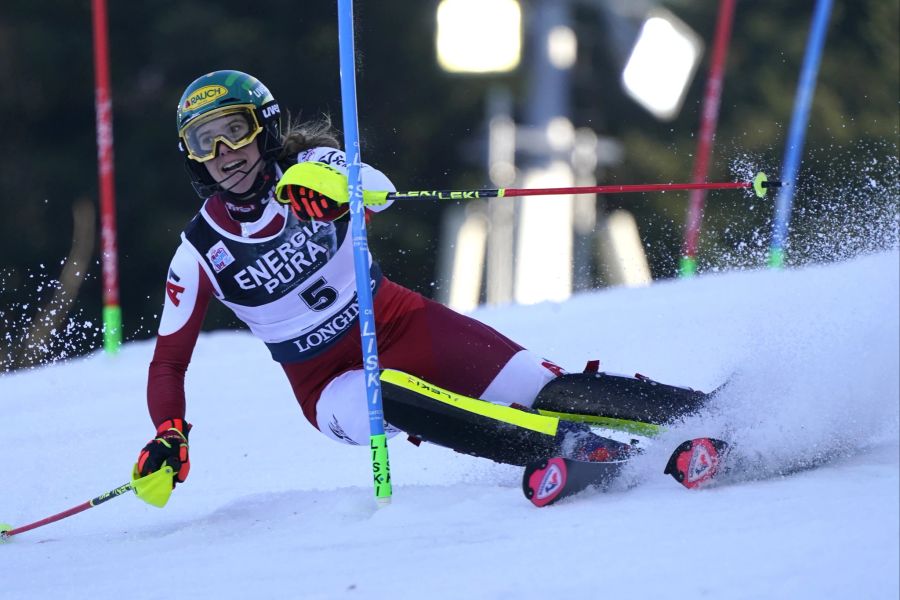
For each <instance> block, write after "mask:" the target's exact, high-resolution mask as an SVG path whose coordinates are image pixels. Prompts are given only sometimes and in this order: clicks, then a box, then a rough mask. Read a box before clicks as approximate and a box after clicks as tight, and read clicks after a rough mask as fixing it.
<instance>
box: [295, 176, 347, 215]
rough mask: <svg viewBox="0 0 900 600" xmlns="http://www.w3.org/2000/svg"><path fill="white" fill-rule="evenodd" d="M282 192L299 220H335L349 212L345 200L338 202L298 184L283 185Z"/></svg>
mask: <svg viewBox="0 0 900 600" xmlns="http://www.w3.org/2000/svg"><path fill="white" fill-rule="evenodd" d="M282 194H283V195H284V196H286V197H287V199H288V201H289V202H290V205H291V210H292V211H294V214H295V215H297V218H298V219H300V220H301V221H337V220H338V219H340V218H342V217H345V216H347V215H348V214H350V205H349V204H348V203H347V202H343V203H338V202H335V201H334V200H332V199H331V198H329V197H328V196H325V195H324V194H320V193H319V192H317V191H316V190H313V189H310V188H307V187H303V186H300V185H291V184H288V185H285V186H284V189H283V190H282Z"/></svg>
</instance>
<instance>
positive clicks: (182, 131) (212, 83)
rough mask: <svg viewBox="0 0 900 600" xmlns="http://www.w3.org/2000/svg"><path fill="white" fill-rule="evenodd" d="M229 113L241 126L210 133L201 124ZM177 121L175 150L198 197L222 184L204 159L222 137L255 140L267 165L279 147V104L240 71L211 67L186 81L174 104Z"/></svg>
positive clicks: (236, 144)
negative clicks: (209, 70)
mask: <svg viewBox="0 0 900 600" xmlns="http://www.w3.org/2000/svg"><path fill="white" fill-rule="evenodd" d="M227 115H232V116H234V117H235V121H239V122H240V125H239V126H237V127H235V126H231V127H230V128H221V127H213V128H212V129H213V131H212V133H210V131H209V130H210V129H211V128H210V127H203V125H204V124H208V123H210V122H212V121H215V120H216V119H218V118H219V117H224V116H227ZM177 124H178V140H179V142H178V149H179V150H180V151H181V154H182V155H183V156H184V160H185V165H186V167H187V170H188V173H189V174H190V176H191V184H192V185H193V186H194V189H195V190H196V191H197V194H199V195H200V197H201V198H205V197H207V196H209V195H211V194H213V193H215V192H216V191H218V190H219V189H220V188H219V185H218V183H216V181H215V180H214V179H213V178H212V177H211V176H210V174H209V172H208V171H207V170H206V167H205V166H204V164H203V163H204V162H206V161H207V160H209V159H211V158H214V157H215V153H216V147H217V145H218V144H219V143H220V142H221V143H224V144H226V145H228V146H229V147H231V148H233V149H237V148H241V147H243V146H246V145H247V144H250V143H252V142H254V141H256V143H257V144H258V146H259V151H260V155H261V157H262V160H263V161H265V162H266V163H267V164H268V163H271V162H273V161H274V160H275V158H276V156H277V154H278V152H279V151H280V150H281V110H280V108H279V107H278V103H277V102H276V101H275V98H274V97H273V96H272V94H271V92H269V89H268V88H267V87H266V86H265V85H263V84H262V82H260V81H259V80H258V79H256V78H255V77H253V76H252V75H248V74H247V73H242V72H240V71H233V70H224V71H213V72H212V73H207V74H206V75H203V76H202V77H199V78H198V79H196V80H195V81H194V82H192V83H191V84H190V85H189V86H187V88H186V89H185V90H184V93H183V94H182V95H181V100H180V101H179V103H178V112H177Z"/></svg>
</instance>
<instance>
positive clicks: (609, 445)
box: [136, 70, 707, 485]
mask: <svg viewBox="0 0 900 600" xmlns="http://www.w3.org/2000/svg"><path fill="white" fill-rule="evenodd" d="M177 117H178V136H179V150H180V151H181V153H182V155H183V157H184V159H185V165H186V167H187V171H188V173H189V174H190V178H191V183H192V184H193V187H194V189H195V190H196V192H197V194H198V195H199V196H200V197H201V198H203V199H204V202H203V205H202V206H201V208H200V211H199V213H198V214H197V215H196V216H195V217H194V218H193V220H192V221H191V222H190V223H189V224H188V226H187V227H186V228H185V230H184V231H183V232H182V234H181V244H180V245H179V246H178V248H177V249H176V251H175V255H174V257H173V258H172V261H171V264H170V266H169V271H168V277H167V279H166V287H165V306H164V309H163V313H162V317H161V322H160V326H159V335H158V338H157V341H156V348H155V352H154V355H153V359H152V362H151V363H150V368H149V378H148V384H147V404H148V407H149V411H150V418H151V420H152V421H153V425H154V427H155V428H156V435H155V436H154V438H153V439H152V440H151V441H150V442H149V443H148V444H147V445H146V446H145V447H144V448H143V449H142V450H141V452H140V454H139V457H138V461H137V464H136V474H137V475H138V476H145V475H148V474H150V473H152V472H155V471H157V470H158V469H160V468H161V467H162V465H164V464H168V465H169V466H171V467H172V468H173V470H174V473H175V477H174V480H173V485H174V484H175V483H177V482H184V481H185V479H186V478H187V476H188V472H189V470H190V459H189V455H188V435H189V432H190V429H191V425H190V423H188V422H187V421H186V416H185V392H184V375H185V371H186V369H187V366H188V363H189V362H190V359H191V354H192V352H193V349H194V345H195V343H196V341H197V337H198V335H199V333H200V328H201V325H202V322H203V318H204V315H205V313H206V310H207V307H208V305H209V302H210V300H211V299H212V298H213V297H215V298H216V299H217V300H218V301H220V302H222V303H223V304H225V305H226V306H227V307H228V308H230V309H231V310H232V311H234V313H235V315H236V316H237V317H238V318H239V319H241V320H242V321H243V322H244V323H246V324H247V326H248V327H249V328H250V331H251V332H252V333H253V334H254V335H255V336H256V337H258V338H260V339H261V340H262V342H263V343H265V344H266V346H267V347H268V349H269V351H270V352H271V354H272V358H273V359H274V360H276V361H278V362H279V363H280V364H281V366H282V368H283V369H284V373H285V375H286V376H287V378H288V381H289V382H290V384H291V387H292V388H293V392H294V395H295V397H296V399H297V401H298V403H299V404H300V408H301V410H302V411H303V414H304V416H305V417H306V418H307V419H308V420H309V422H310V423H311V424H312V425H313V426H314V427H316V428H317V429H318V430H319V431H321V432H322V433H324V434H325V435H326V436H328V437H330V438H332V439H334V440H337V441H342V442H346V443H350V444H362V445H367V444H368V440H369V435H370V434H369V421H368V407H367V402H366V397H365V389H366V388H365V384H364V379H363V366H362V350H361V344H360V333H359V327H358V319H357V315H358V313H359V307H358V305H357V300H356V292H355V290H356V286H355V279H354V266H353V252H352V241H351V236H350V235H348V232H349V210H348V204H347V179H346V171H347V165H346V159H345V155H344V153H343V152H342V151H341V150H340V149H339V144H338V141H337V139H336V137H335V134H334V133H333V132H332V130H331V128H330V123H328V122H327V121H320V122H311V123H304V124H299V125H296V124H295V125H290V126H288V127H287V128H286V129H284V130H283V129H282V114H281V109H280V107H279V105H278V104H277V102H276V101H275V99H274V98H273V96H272V94H271V93H270V92H269V90H268V89H267V88H266V87H265V86H264V85H263V84H262V83H260V82H259V81H258V80H257V79H256V78H254V77H252V76H251V75H248V74H246V73H241V72H238V71H231V70H226V71H215V72H213V73H209V74H206V75H203V76H202V77H200V78H198V79H197V80H195V81H194V82H193V83H191V84H190V85H189V86H188V87H187V89H186V90H185V91H184V94H183V96H182V97H181V100H180V102H179V105H178V111H177ZM361 178H362V185H363V188H364V189H366V190H379V191H393V190H394V186H393V185H392V184H391V182H390V180H388V178H387V177H386V176H385V175H384V174H383V173H381V172H380V171H378V170H377V169H375V168H373V167H371V166H368V165H363V166H362V168H361ZM282 179H283V182H282V186H281V187H282V188H284V189H283V190H282V196H283V198H282V199H283V200H286V201H287V202H289V204H283V203H280V202H278V201H276V184H278V183H279V181H282ZM322 189H326V190H332V192H331V193H330V194H322V193H321V190H322ZM317 190H318V191H317ZM341 190H342V191H341ZM389 206H390V203H389V202H387V203H384V204H382V205H380V206H368V207H367V218H368V217H370V216H373V215H374V214H377V213H381V212H382V211H384V210H385V209H387V208H389ZM378 218H382V217H381V216H380V215H379V217H378ZM369 262H370V268H369V274H370V279H371V280H370V284H371V286H372V290H373V295H374V309H375V318H376V331H377V339H378V353H379V359H380V363H381V365H380V366H381V368H382V369H383V371H382V397H383V405H384V415H385V421H386V431H387V433H388V435H393V434H396V433H397V432H398V431H401V430H402V431H405V432H406V433H407V434H409V435H410V436H411V439H413V440H414V441H419V440H424V441H427V442H431V443H435V444H439V445H442V446H446V447H448V448H451V449H453V450H456V451H458V452H463V453H467V454H472V455H476V456H481V457H485V458H488V459H491V460H494V461H498V462H505V463H510V464H518V465H525V464H529V463H532V462H535V461H538V460H541V459H544V458H548V457H551V456H560V455H562V456H567V457H574V458H579V459H584V460H593V461H603V460H610V459H617V458H622V457H624V456H626V455H627V454H628V453H629V451H630V449H631V448H630V446H628V445H627V444H622V443H619V442H616V441H613V440H610V439H606V438H603V437H599V436H597V435H594V434H593V433H591V431H590V429H589V427H588V426H587V425H585V424H583V423H581V422H578V421H585V420H588V421H590V420H591V419H592V418H601V419H602V418H608V419H624V420H633V421H642V422H650V423H663V422H666V421H669V420H671V419H673V418H675V417H678V416H681V415H683V414H685V413H688V412H691V411H694V410H696V409H697V408H699V407H700V406H701V405H702V404H703V402H704V401H705V400H706V399H707V396H706V395H705V394H703V393H701V392H696V391H693V390H689V389H685V388H679V387H673V386H667V385H662V384H658V383H656V382H652V381H650V380H647V379H645V378H639V377H635V378H631V377H622V376H617V375H609V374H605V373H599V372H597V368H596V366H594V367H593V368H590V367H591V363H589V368H588V369H586V370H585V372H584V373H574V374H570V373H565V372H564V371H563V370H562V369H561V368H560V367H558V366H557V365H555V364H553V363H552V362H550V361H547V360H544V359H543V358H541V357H540V356H538V355H535V354H533V353H532V352H530V351H528V350H526V349H524V348H523V347H522V346H520V345H519V344H517V343H515V342H514V341H512V340H510V339H509V338H507V337H505V336H503V335H502V334H500V333H499V332H497V331H495V330H494V329H492V328H490V327H488V326H487V325H485V324H483V323H480V322H478V321H476V320H474V319H472V318H469V317H466V316H463V315H460V314H458V313H456V312H454V311H452V310H450V309H449V308H447V307H445V306H443V305H441V304H438V303H436V302H433V301H431V300H429V299H427V298H425V297H423V296H421V295H420V294H418V293H416V292H414V291H411V290H409V289H406V288H404V287H403V286H400V285H398V284H397V283H394V282H393V281H391V280H389V279H388V278H387V277H386V276H385V275H384V274H382V272H381V270H380V269H379V267H378V263H377V262H376V261H375V260H374V259H373V258H372V257H371V256H370V257H369ZM546 415H550V416H546Z"/></svg>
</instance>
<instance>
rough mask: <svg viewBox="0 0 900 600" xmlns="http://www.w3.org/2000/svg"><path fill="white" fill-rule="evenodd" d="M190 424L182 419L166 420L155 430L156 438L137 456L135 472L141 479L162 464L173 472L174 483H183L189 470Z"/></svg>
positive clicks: (173, 484) (159, 467)
mask: <svg viewBox="0 0 900 600" xmlns="http://www.w3.org/2000/svg"><path fill="white" fill-rule="evenodd" d="M190 431H191V424H190V423H188V422H186V421H185V420H184V419H167V420H165V421H163V422H162V423H160V425H159V427H157V428H156V437H155V438H154V439H152V440H150V442H149V443H148V444H147V445H146V446H144V449H143V450H141V453H140V455H138V461H137V470H138V473H139V474H140V475H141V477H145V476H147V475H149V474H150V473H154V472H156V471H158V470H160V469H161V468H162V466H163V465H164V464H167V465H169V466H170V467H172V469H174V470H175V479H174V480H173V481H172V486H173V487H174V486H175V484H176V483H184V480H185V479H187V476H188V473H189V472H190V470H191V459H190V458H189V456H188V433H189V432H190Z"/></svg>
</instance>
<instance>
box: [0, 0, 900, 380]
mask: <svg viewBox="0 0 900 600" xmlns="http://www.w3.org/2000/svg"><path fill="white" fill-rule="evenodd" d="M254 4H256V6H251V3H248V2H235V1H230V0H217V1H215V2H211V1H204V0H195V1H193V2H189V3H185V2H168V1H165V0H156V1H152V2H151V1H146V0H145V1H135V2H127V3H122V2H111V3H110V6H109V9H108V10H109V13H108V18H109V48H110V71H111V85H112V105H113V132H114V144H115V195H116V218H117V222H118V248H119V256H118V259H119V262H118V266H119V274H120V286H121V292H120V293H121V306H122V314H123V330H124V339H125V340H126V341H129V340H136V339H145V338H150V337H153V336H154V335H155V332H156V327H157V321H158V318H159V312H160V309H161V307H162V301H163V293H164V289H163V286H164V280H165V279H164V278H165V276H166V270H167V267H168V263H169V260H170V258H171V256H172V254H173V252H174V250H175V248H176V246H177V245H178V243H179V237H178V236H179V233H180V231H181V229H182V228H183V227H184V226H185V225H186V224H187V222H188V221H189V220H190V219H191V217H192V216H193V214H194V213H195V212H196V211H197V209H198V208H199V206H200V203H201V200H200V199H199V198H198V197H197V196H196V195H195V194H194V192H193V190H192V189H191V186H190V184H189V180H188V177H187V175H186V173H185V172H184V166H183V164H182V160H181V158H180V156H179V154H178V152H177V148H176V144H177V133H176V126H175V109H176V105H177V102H178V100H179V98H180V96H181V93H182V91H183V90H184V88H185V87H186V86H187V84H188V83H190V82H191V81H193V80H194V79H195V78H196V77H198V76H200V75H202V74H204V73H206V72H209V71H213V70H216V69H226V68H228V69H237V70H242V71H246V72H249V73H251V74H253V75H255V76H256V77H258V78H259V79H260V80H261V81H263V82H264V83H265V84H266V85H267V86H268V87H269V89H270V90H271V91H272V93H273V94H274V95H275V97H276V99H277V100H278V101H279V103H280V105H281V107H282V110H285V109H288V110H289V111H290V114H291V115H292V116H295V117H296V116H298V115H299V116H302V117H307V118H314V117H317V116H319V115H322V114H328V115H330V116H331V117H332V118H333V120H334V122H335V124H336V125H338V127H340V123H341V118H342V115H341V103H340V89H339V72H338V35H337V11H336V2H318V3H314V5H313V3H301V2H286V1H283V0H270V1H268V2H263V3H254ZM490 4H493V2H489V1H488V0H484V1H482V2H478V3H473V2H463V3H462V8H461V9H460V7H455V10H456V12H457V14H458V11H459V10H462V15H463V18H462V20H461V22H459V21H458V19H454V7H453V6H452V2H451V1H450V0H444V2H438V1H437V0H424V1H420V2H401V1H399V0H381V1H380V2H369V1H365V0H357V1H356V14H355V18H356V36H357V39H356V48H357V53H358V64H357V69H358V71H357V83H358V95H359V122H360V132H361V138H362V155H363V156H362V157H363V160H364V161H366V162H368V163H370V164H372V165H374V166H376V167H378V168H379V169H381V170H383V171H384V172H385V173H387V174H388V176H389V177H390V178H391V179H392V180H393V181H394V183H395V185H396V186H397V188H398V189H400V190H410V189H412V190H415V189H450V188H456V189H459V188H482V187H488V188H492V187H558V186H566V185H573V184H579V185H582V184H586V185H591V184H612V183H616V184H632V183H656V182H687V181H690V179H691V173H692V169H693V167H694V160H695V155H696V150H697V136H698V129H699V126H700V119H701V109H702V104H703V94H704V86H705V84H706V80H707V71H708V69H709V64H710V50H711V48H712V40H713V32H714V29H715V24H716V15H717V10H718V6H719V4H718V3H717V2H714V1H711V0H710V1H706V2H700V1H696V0H693V1H692V0H672V1H668V2H654V1H650V0H646V1H645V0H558V1H549V0H521V1H519V2H515V1H513V0H505V1H502V2H499V4H498V6H497V10H498V11H499V12H497V13H479V14H477V15H476V14H473V12H472V11H473V10H474V8H473V7H474V6H475V5H480V8H479V10H481V9H485V10H486V9H487V7H488V5H490ZM814 4H815V3H814V2H813V1H812V0H809V1H796V2H789V3H786V2H782V1H776V0H757V1H753V2H750V1H738V2H737V5H736V12H735V18H734V25H733V30H732V32H731V38H730V43H729V45H728V56H727V62H726V67H725V72H724V76H723V81H722V91H721V107H720V111H719V117H718V127H717V130H716V138H715V145H714V147H713V151H712V156H711V159H710V166H709V172H708V179H709V180H710V181H746V180H749V179H750V178H752V177H753V175H754V174H755V173H756V171H759V170H763V171H766V172H768V173H770V175H771V176H772V177H774V178H777V177H778V172H779V169H780V167H781V162H782V157H783V154H784V150H785V148H784V146H785V137H786V132H787V129H788V124H789V122H790V117H791V110H792V106H793V102H794V95H795V92H796V88H797V81H798V76H799V72H800V66H801V63H802V61H803V55H804V48H805V45H806V42H807V38H808V34H809V28H810V21H811V17H812V13H813V7H814ZM439 15H441V17H440V19H439ZM651 18H656V19H657V21H655V23H665V24H666V25H665V27H664V29H666V30H667V31H671V32H675V33H677V35H678V36H679V38H678V39H680V40H681V41H680V42H678V44H680V45H676V48H681V49H682V50H683V52H681V53H680V54H678V55H677V56H676V54H677V53H675V52H673V51H671V50H666V48H665V47H664V46H659V47H657V48H656V49H655V50H654V49H653V47H652V46H651V48H650V50H641V51H640V52H639V51H638V42H639V40H640V39H641V37H642V33H646V32H647V31H648V27H647V25H648V22H649V21H648V19H651ZM439 22H440V27H439V26H438V23H439ZM91 26H92V22H91V3H90V1H89V0H77V1H75V0H57V1H55V2H52V3H49V4H48V3H35V2H32V1H30V0H4V2H3V4H2V6H0V80H2V81H3V82H4V85H3V86H2V88H0V123H2V127H0V131H2V132H3V135H2V136H0V147H2V152H0V210H2V215H3V217H2V218H0V372H2V371H8V370H13V369H17V368H24V367H30V366H34V365H39V364H42V363H44V362H46V361H51V360H57V359H60V358H65V357H69V356H74V355H79V354H83V353H85V352H88V351H91V350H95V349H97V348H99V347H101V345H102V332H101V311H102V283H101V266H100V246H99V241H98V239H99V233H98V232H99V223H100V222H99V216H98V176H97V145H96V133H95V126H96V123H95V107H94V67H93V58H92V29H91ZM485 44H487V45H485ZM647 52H649V53H650V54H649V56H650V59H651V60H650V62H651V63H653V64H656V65H657V66H659V65H660V64H664V65H665V69H666V71H665V72H664V75H672V77H666V79H667V83H672V85H673V86H674V87H673V89H672V90H670V91H667V92H666V94H665V95H664V96H665V97H657V98H654V97H652V95H653V93H656V92H660V93H661V87H662V82H661V77H662V75H660V74H656V75H653V74H650V75H644V76H643V77H644V81H645V82H646V81H647V79H646V78H647V77H648V76H649V77H650V79H649V81H650V85H649V90H650V92H651V96H650V97H648V96H647V95H646V92H647V89H648V86H647V85H643V86H642V85H641V74H640V73H637V71H634V69H637V66H636V63H633V62H631V61H632V59H634V58H635V57H636V56H638V55H639V54H642V53H643V54H642V55H644V56H647ZM654 52H655V54H654ZM676 59H677V60H676ZM629 65H630V67H629ZM629 68H631V69H632V70H631V71H629ZM627 73H630V75H628V74H627ZM675 74H681V75H683V77H681V78H679V77H675ZM668 80H673V81H668ZM898 100H900V2H898V0H853V1H850V0H836V1H835V4H834V7H833V10H832V13H831V16H830V20H829V25H828V31H827V40H826V44H825V49H824V54H823V56H822V63H821V68H820V71H819V77H818V82H817V87H816V93H815V97H814V100H813V103H812V108H811V112H810V118H809V129H808V130H807V134H806V146H805V151H804V154H803V162H802V166H801V171H800V176H799V179H798V182H797V186H796V189H795V190H794V211H793V220H792V222H791V230H790V236H789V239H788V245H787V250H788V251H787V262H788V265H789V266H792V265H801V264H807V263H810V262H827V261H833V260H840V259H843V258H847V257H850V256H853V255H856V254H859V253H862V252H871V251H876V250H879V249H882V248H885V247H892V246H895V245H896V243H897V214H898V197H900V184H898V132H900V113H898V106H900V105H898ZM687 208H688V194H687V193H681V192H679V193H674V192H668V193H664V194H660V193H656V194H631V195H605V196H579V197H577V198H571V197H569V198H566V197H562V198H541V199H534V200H529V201H528V202H525V201H512V200H506V201H505V202H504V203H493V204H489V203H465V204H463V203H450V202H442V203H438V202H431V201H422V202H407V203H404V204H402V205H396V206H395V207H394V208H392V209H391V210H390V211H389V212H388V213H385V214H384V215H381V216H379V218H376V219H374V220H373V222H372V223H371V225H370V226H369V242H370V246H371V248H372V250H373V252H374V253H375V255H376V257H377V258H378V259H379V260H380V262H381V263H382V266H383V267H384V270H385V273H386V274H387V275H388V276H389V277H391V278H392V279H393V280H395V281H397V282H399V283H401V284H403V285H406V286H408V287H410V288H412V289H414V290H417V291H419V292H421V293H423V294H425V295H427V296H430V297H434V298H437V299H439V300H441V301H443V302H447V303H449V304H451V305H452V306H455V307H457V308H459V309H461V310H470V309H472V308H474V307H475V306H477V305H479V304H482V303H490V304H503V303H509V302H523V303H531V302H540V301H545V300H551V301H552V300H564V299H565V298H566V297H568V295H569V294H571V293H576V292H578V291H580V290H586V289H594V288H601V287H606V286H611V285H643V284H648V283H649V282H651V281H654V280H663V279H668V278H674V277H677V276H678V272H679V260H680V258H681V255H682V245H683V243H684V242H683V238H684V230H685V220H686V215H687ZM773 212H774V209H773V201H772V199H771V197H770V198H769V199H767V200H759V199H756V198H753V197H752V196H751V195H748V194H746V193H744V192H742V191H733V190H732V191H718V192H710V193H709V194H708V195H707V197H706V204H705V213H704V217H703V227H702V233H701V236H700V241H699V250H698V271H699V273H700V274H703V273H707V272H715V271H718V270H723V269H736V268H763V267H764V266H765V264H766V252H767V249H768V244H769V241H770V237H771V230H772V219H773ZM237 326H239V324H238V322H237V321H236V320H235V319H234V318H233V317H232V316H231V315H230V314H229V313H228V312H227V311H225V310H224V309H222V308H221V307H220V306H217V305H214V306H213V308H211V311H210V314H209V315H208V317H207V320H206V324H205V326H204V327H205V328H206V329H217V328H226V327H237Z"/></svg>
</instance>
